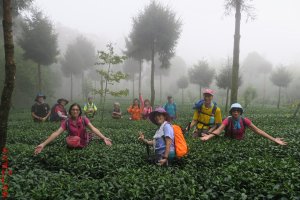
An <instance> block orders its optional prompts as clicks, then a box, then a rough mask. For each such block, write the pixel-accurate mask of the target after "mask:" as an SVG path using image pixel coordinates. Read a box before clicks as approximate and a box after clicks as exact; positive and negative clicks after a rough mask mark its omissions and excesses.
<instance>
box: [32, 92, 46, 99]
mask: <svg viewBox="0 0 300 200" xmlns="http://www.w3.org/2000/svg"><path fill="white" fill-rule="evenodd" d="M39 97H43V98H44V99H46V96H45V95H44V94H43V93H37V94H36V97H35V99H34V100H35V101H37V100H38V98H39Z"/></svg>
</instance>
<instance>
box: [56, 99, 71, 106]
mask: <svg viewBox="0 0 300 200" xmlns="http://www.w3.org/2000/svg"><path fill="white" fill-rule="evenodd" d="M62 101H65V102H66V105H67V104H68V103H69V101H68V100H67V99H65V98H60V99H58V100H57V103H60V102H62Z"/></svg>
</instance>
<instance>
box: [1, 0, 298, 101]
mask: <svg viewBox="0 0 300 200" xmlns="http://www.w3.org/2000/svg"><path fill="white" fill-rule="evenodd" d="M156 2H157V3H160V4H161V5H162V6H165V7H168V8H169V9H170V10H172V11H173V12H174V13H175V14H176V17H177V18H179V19H180V21H181V23H182V26H181V34H180V36H179V39H178V41H177V45H176V46H175V55H174V57H173V58H172V59H171V60H170V67H169V68H168V69H166V70H161V69H159V66H160V64H161V63H159V61H158V59H157V58H156V66H155V67H156V72H155V92H156V99H155V100H156V102H155V104H156V105H158V104H161V103H164V102H165V101H166V97H167V96H168V95H172V96H174V100H175V102H177V103H178V104H180V103H182V100H183V101H184V103H188V104H192V103H193V102H195V101H196V100H197V99H199V97H200V91H199V90H200V88H199V85H197V84H193V83H191V81H190V78H189V77H190V76H191V71H190V70H191V69H192V68H193V67H194V65H197V64H198V63H199V61H200V62H202V61H204V62H206V63H207V65H208V66H209V68H211V69H213V70H214V73H215V74H214V77H213V79H212V80H213V81H212V83H211V85H210V86H209V87H210V88H212V89H214V90H215V91H216V95H215V100H216V101H217V103H218V104H220V105H224V104H225V101H226V90H225V89H222V88H219V87H218V85H217V81H216V78H215V77H216V76H217V75H219V74H220V71H221V69H222V68H224V67H226V66H231V65H232V64H231V62H232V61H231V60H232V54H233V35H234V22H235V21H234V11H232V13H231V15H229V16H226V15H225V14H224V13H225V8H224V1H222V0H210V1H205V0H200V1H199V0H197V1H196V0H186V1H171V0H169V1H162V0H161V1H156ZM150 3H151V1H149V0H127V1H122V0H111V1H103V0H85V1H79V0H73V1H71V0H51V1H49V0H38V1H35V2H34V3H33V5H34V7H35V8H36V9H38V10H40V11H41V12H42V13H43V15H44V16H46V17H47V18H48V19H49V20H50V21H51V23H52V25H53V29H54V32H55V33H56V34H57V44H58V49H59V53H58V55H57V56H56V63H54V64H51V65H49V66H43V65H42V66H41V74H42V77H43V79H42V90H41V91H42V92H43V93H44V94H45V95H46V96H47V102H48V103H49V104H53V103H54V102H55V101H56V99H58V98H61V97H64V98H67V99H69V100H70V99H72V101H73V102H74V101H77V102H83V101H85V100H86V97H87V96H95V98H96V100H95V101H96V103H99V101H100V100H99V98H100V97H99V95H96V94H94V93H93V90H94V89H98V88H100V87H101V84H100V76H99V75H98V74H97V72H96V70H97V69H101V66H99V65H94V63H95V62H96V59H95V60H92V59H90V61H91V62H90V63H89V64H88V66H86V67H85V68H84V70H83V72H82V73H78V74H77V75H74V77H73V80H72V83H73V84H72V85H73V89H72V94H71V91H70V90H71V89H70V88H71V77H70V76H69V75H68V72H69V71H68V70H65V71H64V69H63V67H62V63H63V62H62V60H63V59H64V57H65V55H66V51H67V48H68V45H70V44H73V43H74V42H75V41H76V40H77V39H78V37H82V38H84V39H85V40H86V41H88V42H89V43H91V44H92V46H93V47H94V52H95V57H96V53H97V51H102V50H105V49H106V45H107V44H108V43H110V42H111V43H112V44H113V47H114V50H115V52H116V53H117V54H119V55H123V54H124V51H125V50H126V42H125V39H126V38H127V37H128V36H129V34H130V33H131V31H132V28H133V18H134V17H137V16H138V14H139V13H140V12H142V11H143V9H144V8H145V7H146V6H147V5H149V4H150ZM252 5H253V7H254V8H255V9H254V13H255V15H256V18H255V19H254V20H247V19H246V17H245V15H243V13H242V20H241V39H240V71H239V72H240V76H241V86H240V88H239V94H238V95H239V98H238V99H239V102H241V103H243V104H245V103H247V102H246V100H245V98H246V99H247V98H248V99H249V98H250V97H247V96H246V95H244V94H245V91H249V88H250V90H251V89H252V91H253V90H254V91H255V95H254V96H255V97H253V99H254V100H253V101H252V102H251V104H252V105H253V104H259V105H262V104H269V105H276V103H277V99H278V87H277V86H276V85H274V84H273V83H272V81H271V80H270V76H271V74H272V73H273V72H275V71H276V70H277V69H278V68H279V67H282V68H284V69H286V70H287V71H288V72H289V73H290V75H291V82H290V83H289V84H288V86H287V87H284V88H283V89H282V93H281V94H282V95H281V98H282V99H281V102H282V104H284V105H290V104H293V103H294V102H295V101H298V100H299V99H300V92H299V90H300V57H299V55H300V27H299V26H298V24H299V19H300V13H299V9H300V2H299V1H297V0H287V1H279V0H264V1H258V0H255V1H253V2H252ZM28 15H30V14H29V12H28V11H25V12H24V13H23V14H22V15H21V16H18V18H17V19H16V20H15V23H14V33H15V35H16V36H15V37H16V38H18V37H22V26H21V25H20V24H22V21H23V20H24V18H25V17H26V16H28ZM15 41H18V40H15ZM17 45H18V44H17ZM44 48H47V47H46V46H45V47H44ZM1 51H2V52H0V54H1V55H4V54H3V49H2V50H1ZM23 53H24V50H23V49H22V48H21V47H20V46H17V47H16V53H15V56H16V65H17V76H16V79H17V82H16V88H15V91H14V98H13V105H14V106H15V107H28V105H31V103H32V102H33V100H34V97H35V95H36V93H37V92H38V90H39V89H38V87H37V82H38V78H37V64H36V62H34V61H32V60H30V59H26V60H25V59H24V56H23ZM3 63H4V57H3V56H2V59H1V64H2V66H4V64H3ZM124 65H125V64H118V65H116V66H114V67H113V68H114V70H122V71H124V72H126V70H125V68H124ZM133 65H134V64H132V66H133ZM150 66H151V63H150V62H149V61H143V63H142V94H143V96H144V98H150ZM136 69H137V68H136ZM3 71H4V67H2V68H1V74H2V75H1V77H0V78H1V83H0V84H3V77H4V76H3V74H4V73H2V72H3ZM129 71H130V70H129ZM128 74H129V75H130V76H129V78H128V80H122V81H121V83H120V84H114V85H111V86H110V87H111V88H113V89H118V88H121V89H124V88H128V89H129V95H128V96H127V97H113V96H109V97H108V99H110V100H112V101H120V102H121V103H122V104H127V105H129V104H130V103H131V100H132V99H133V98H135V97H137V96H138V70H136V73H132V72H130V73H128ZM182 77H186V79H187V80H188V86H187V87H186V88H185V89H183V90H182V89H180V88H179V87H178V80H179V79H180V78H182ZM1 88H2V85H1ZM182 94H183V99H182ZM248 103H249V102H248ZM248 103H247V104H248Z"/></svg>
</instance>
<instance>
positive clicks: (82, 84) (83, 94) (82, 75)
mask: <svg viewBox="0 0 300 200" xmlns="http://www.w3.org/2000/svg"><path fill="white" fill-rule="evenodd" d="M85 89H87V88H84V72H82V74H81V91H82V101H84V100H85V98H87V97H85V95H86V93H85V92H86V91H85ZM87 95H88V94H87Z"/></svg>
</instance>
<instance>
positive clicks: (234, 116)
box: [201, 103, 287, 145]
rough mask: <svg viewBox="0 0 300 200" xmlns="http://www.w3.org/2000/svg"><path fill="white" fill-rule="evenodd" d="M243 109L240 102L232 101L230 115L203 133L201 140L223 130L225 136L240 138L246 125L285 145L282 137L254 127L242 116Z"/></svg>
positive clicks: (242, 136) (243, 134)
mask: <svg viewBox="0 0 300 200" xmlns="http://www.w3.org/2000/svg"><path fill="white" fill-rule="evenodd" d="M243 112H244V110H243V107H242V106H241V104H239V103H234V104H232V105H231V107H230V111H229V114H230V116H229V117H227V118H226V119H224V120H223V122H222V124H221V126H219V128H218V129H216V130H213V131H211V132H208V133H210V134H209V135H205V136H203V137H202V138H201V140H202V141H207V140H209V139H211V138H212V137H214V136H215V135H220V134H221V132H222V131H223V130H225V137H229V138H232V139H237V140H242V139H244V137H245V129H246V128H247V127H248V128H250V129H251V130H252V131H253V132H254V133H256V134H258V135H261V136H263V137H265V138H267V139H269V140H271V141H273V142H275V143H277V144H279V145H286V144H287V143H286V142H285V141H284V140H283V139H282V138H274V137H272V136H271V135H269V134H267V133H266V132H264V131H263V130H261V129H259V128H258V127H256V126H255V125H254V124H253V123H252V122H251V121H250V119H248V118H246V117H245V118H244V117H242V114H243Z"/></svg>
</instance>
